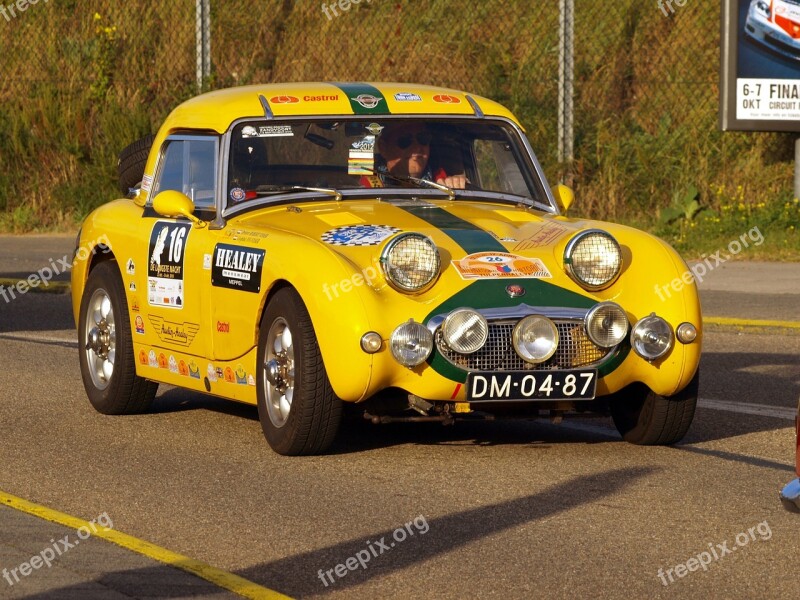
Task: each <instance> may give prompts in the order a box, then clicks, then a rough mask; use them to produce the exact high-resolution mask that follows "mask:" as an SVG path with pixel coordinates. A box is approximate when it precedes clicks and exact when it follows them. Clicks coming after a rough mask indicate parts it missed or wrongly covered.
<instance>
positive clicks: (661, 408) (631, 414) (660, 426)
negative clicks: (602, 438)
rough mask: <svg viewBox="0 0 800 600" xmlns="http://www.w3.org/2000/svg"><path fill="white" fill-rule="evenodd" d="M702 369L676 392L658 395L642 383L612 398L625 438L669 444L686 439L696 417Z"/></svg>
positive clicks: (632, 441) (631, 441)
mask: <svg viewBox="0 0 800 600" xmlns="http://www.w3.org/2000/svg"><path fill="white" fill-rule="evenodd" d="M699 385H700V371H699V370H698V371H697V373H695V376H694V377H693V378H692V381H691V382H690V383H689V385H687V386H686V387H685V388H684V389H683V390H681V391H680V392H678V393H677V394H675V395H674V396H659V395H658V394H656V393H655V392H653V391H652V390H650V389H648V388H647V387H645V386H643V385H638V384H637V385H634V386H631V387H629V388H626V389H625V390H623V391H622V392H621V393H620V394H619V395H618V396H616V397H615V398H614V399H613V400H612V401H611V405H610V408H611V416H612V418H613V419H614V425H616V427H617V431H619V433H620V434H621V435H622V439H624V440H625V441H626V442H630V443H632V444H638V445H643V446H667V445H670V444H675V443H677V442H679V441H681V440H682V439H683V436H684V435H686V432H687V431H689V426H690V425H691V424H692V419H693V418H694V411H695V409H696V408H697V393H698V388H699Z"/></svg>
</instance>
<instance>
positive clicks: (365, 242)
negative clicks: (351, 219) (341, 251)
mask: <svg viewBox="0 0 800 600" xmlns="http://www.w3.org/2000/svg"><path fill="white" fill-rule="evenodd" d="M398 231H401V230H400V229H399V228H398V227H390V226H388V225H347V226H346V227H337V228H336V229H331V230H330V231H326V232H325V233H323V234H322V241H323V242H326V243H328V244H330V245H331V246H377V245H378V244H380V243H381V242H382V241H383V240H385V239H386V238H389V237H391V236H393V235H394V234H395V233H397V232H398Z"/></svg>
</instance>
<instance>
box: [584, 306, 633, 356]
mask: <svg viewBox="0 0 800 600" xmlns="http://www.w3.org/2000/svg"><path fill="white" fill-rule="evenodd" d="M586 333H588V334H589V338H590V339H591V340H592V341H593V342H594V343H595V344H597V345H598V346H600V347H601V348H613V347H614V346H616V345H617V344H619V343H620V342H621V341H622V340H624V339H625V335H626V334H627V333H628V317H627V315H626V314H625V311H624V310H622V307H621V306H620V305H619V304H616V303H614V302H601V303H600V304H596V305H595V306H594V307H593V308H592V309H591V310H590V311H589V312H588V313H587V314H586Z"/></svg>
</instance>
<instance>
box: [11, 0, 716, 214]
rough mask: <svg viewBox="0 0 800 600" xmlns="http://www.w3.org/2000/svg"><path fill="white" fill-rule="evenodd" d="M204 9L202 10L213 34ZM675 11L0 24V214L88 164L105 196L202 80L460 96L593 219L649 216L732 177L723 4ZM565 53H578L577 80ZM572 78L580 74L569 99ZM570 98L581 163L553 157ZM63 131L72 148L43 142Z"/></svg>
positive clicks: (168, 16) (27, 16)
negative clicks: (375, 86)
mask: <svg viewBox="0 0 800 600" xmlns="http://www.w3.org/2000/svg"><path fill="white" fill-rule="evenodd" d="M198 4H199V5H202V7H203V8H204V10H205V11H206V13H207V14H208V17H207V21H206V22H207V23H208V25H209V27H208V31H207V32H206V33H205V34H202V32H201V29H202V24H203V21H204V19H206V16H205V15H204V16H202V17H201V16H200V15H199V13H198V11H197V6H198ZM668 4H670V5H671V6H673V7H674V8H672V9H670V10H666V5H664V8H659V6H660V5H659V4H657V3H656V2H655V1H653V2H646V3H642V2H637V1H635V0H619V1H617V2H613V3H610V2H603V3H599V2H595V1H593V0H560V1H559V2H535V3H532V2H503V1H501V0H430V1H428V2H425V3H422V2H419V1H418V0H414V1H391V0H360V1H356V0H324V2H320V1H319V0H298V1H296V2H294V1H291V0H267V1H253V0H226V1H225V2H222V1H221V0H173V1H171V2H164V3H139V2H118V1H117V2H114V1H112V0H87V1H81V2H78V1H77V0H50V1H49V2H48V1H47V0H42V1H40V2H38V3H37V4H28V5H26V10H25V11H16V13H15V14H14V15H11V14H0V29H1V30H2V35H0V56H2V57H3V58H2V60H0V123H2V129H1V130H0V145H1V146H0V148H2V152H0V173H2V174H0V184H1V185H0V208H7V207H9V206H11V207H13V205H14V202H15V201H16V200H15V199H17V198H26V197H28V198H33V199H34V200H35V201H38V202H39V203H40V204H43V203H46V202H49V201H50V199H49V198H50V196H52V194H53V193H54V191H53V190H54V189H56V188H58V189H61V188H62V187H63V184H65V183H68V182H69V181H70V180H71V179H73V180H74V179H75V178H82V177H86V176H87V175H91V174H90V173H88V171H87V168H88V167H93V168H96V172H95V173H94V175H95V176H96V177H100V176H102V180H101V181H100V182H99V184H100V185H99V187H100V189H101V190H104V191H103V194H106V192H107V190H109V189H113V188H112V184H113V182H112V181H110V180H111V179H112V178H113V165H114V163H115V161H114V156H115V153H116V152H117V151H118V150H119V149H120V148H121V147H123V146H124V145H125V144H127V143H128V142H130V141H132V139H133V137H134V136H137V135H139V136H140V135H144V134H145V133H148V132H149V131H151V130H153V129H154V128H155V127H156V126H157V125H158V123H159V122H160V121H161V120H162V119H163V117H164V116H165V114H166V113H167V112H168V111H169V110H170V109H171V108H172V107H174V106H175V105H176V104H177V103H178V102H179V101H181V100H183V99H186V98H188V97H190V96H192V95H194V94H196V93H197V85H198V77H199V81H200V82H201V83H202V87H203V88H204V89H206V90H209V89H216V88H221V87H228V86H235V85H245V84H250V83H256V82H274V81H315V80H331V81H345V80H350V81H402V82H417V83H427V84H435V85H444V86H451V87H455V88H459V89H465V90H468V91H471V92H473V93H477V94H482V95H485V96H489V97H491V98H493V99H496V100H498V101H500V102H501V103H503V104H505V105H507V106H508V107H509V108H510V109H511V110H512V111H513V112H515V113H516V114H517V116H518V117H519V118H520V119H521V121H522V122H523V124H524V126H525V127H526V129H527V132H528V134H529V137H530V138H531V141H532V143H533V146H534V148H535V149H536V150H537V153H538V155H539V158H540V160H541V161H542V162H543V164H544V166H545V169H546V171H547V173H548V175H549V177H550V178H551V180H553V181H552V182H553V183H554V182H555V181H556V180H564V179H568V180H569V181H570V182H571V183H573V184H574V185H575V187H576V188H577V190H578V193H579V194H578V195H579V198H580V199H581V201H582V202H583V206H582V208H583V210H585V211H586V212H593V213H594V214H596V215H598V216H608V217H613V216H616V215H617V213H618V212H620V211H621V210H622V209H623V208H624V209H630V208H631V203H632V202H633V204H634V208H638V209H646V206H645V203H646V202H649V203H652V199H651V198H649V197H648V198H645V197H647V196H652V197H655V198H656V199H657V200H658V201H659V202H661V203H662V204H663V203H668V201H669V195H670V194H671V193H672V190H674V189H676V187H681V186H685V185H689V184H691V183H696V182H698V181H702V180H706V181H712V180H714V181H719V180H720V179H724V178H725V173H724V170H725V160H726V159H725V156H726V155H725V153H724V152H720V151H719V148H718V147H719V145H720V134H719V132H718V131H717V125H716V123H717V95H718V89H717V86H718V83H717V82H718V75H717V73H718V64H719V50H718V48H719V41H718V38H719V33H718V30H719V26H718V22H719V6H718V3H710V2H690V3H687V4H685V5H684V6H682V7H679V6H678V5H677V4H675V3H668ZM565 18H567V19H568V21H569V22H570V26H571V30H570V32H571V34H572V37H571V39H568V40H566V42H567V46H565V39H564V31H565V29H564V19H565ZM201 34H202V35H201ZM565 47H569V48H571V49H572V52H573V54H574V57H573V61H572V63H571V65H570V67H571V69H569V70H564V68H563V64H564V63H563V60H564V51H565ZM198 48H200V49H202V48H205V49H206V52H205V53H202V54H203V56H202V57H199V55H198ZM560 65H561V67H562V70H561V73H562V77H561V85H560V83H559V68H560ZM564 74H566V76H567V77H569V75H570V74H571V75H572V77H571V78H570V80H569V82H568V83H569V86H567V87H566V88H565V87H564ZM565 89H567V90H569V89H572V94H571V95H570V98H569V99H570V100H571V101H572V107H573V108H572V110H571V111H570V115H569V116H570V118H571V121H572V129H571V132H570V134H569V137H570V138H571V140H573V141H574V155H573V153H570V152H567V154H566V157H567V158H569V157H570V156H573V159H572V160H568V161H564V160H562V161H559V158H560V157H559V130H561V131H562V134H563V132H564V129H560V128H559V123H560V121H559V108H560V107H561V110H562V119H563V117H564V115H563V111H564V107H565V105H566V104H565V97H564V94H565V92H564V90H565ZM560 90H561V95H560V94H559V91H560ZM53 134H56V135H57V134H61V135H62V136H63V139H60V141H59V143H58V144H54V143H53V139H52V137H46V138H45V140H43V139H40V138H42V136H52V135H53ZM48 140H49V145H48V144H47V143H45V142H46V141H48ZM561 148H562V150H563V148H564V144H563V140H562V145H561ZM9 152H10V154H9ZM37 152H44V153H45V154H46V155H49V156H51V157H52V159H53V160H54V163H55V164H56V165H58V166H59V168H57V169H54V172H53V173H52V174H51V176H50V178H49V179H46V180H45V181H43V182H41V183H43V184H44V185H33V184H32V183H31V181H30V175H29V173H30V168H31V165H32V163H33V162H35V161H39V160H40V159H41V156H40V155H37ZM562 154H563V152H562ZM561 158H564V157H563V156H562V157H561ZM100 161H106V162H108V163H110V165H111V167H112V169H108V168H107V167H105V166H103V164H101V162H100ZM97 183H98V182H95V185H97ZM104 186H106V187H104ZM665 190H667V191H665ZM59 193H60V192H56V198H55V199H56V200H57V203H59V202H60V206H61V205H63V206H62V208H63V209H64V210H68V209H69V205H70V203H72V204H74V203H75V202H79V203H80V202H81V201H82V202H84V203H86V204H87V205H92V204H96V203H98V202H100V201H102V194H101V193H100V192H97V193H90V194H88V197H87V194H85V193H84V194H83V195H82V196H80V198H81V199H82V200H76V198H75V197H74V196H73V197H68V196H65V197H59V196H58V194H59ZM632 196H633V198H632ZM105 197H106V198H107V197H108V196H107V194H106V195H105ZM637 202H639V203H640V205H638V206H636V203H637ZM87 207H88V206H79V207H78V209H77V210H78V212H80V211H81V210H85V209H86V208H87Z"/></svg>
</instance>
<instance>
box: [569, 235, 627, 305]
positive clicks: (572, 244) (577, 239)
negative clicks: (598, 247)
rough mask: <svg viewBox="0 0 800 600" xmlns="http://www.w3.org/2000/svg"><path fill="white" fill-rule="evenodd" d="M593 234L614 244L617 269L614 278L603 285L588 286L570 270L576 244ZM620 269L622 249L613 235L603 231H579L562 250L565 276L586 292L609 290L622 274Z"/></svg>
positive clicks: (621, 265)
mask: <svg viewBox="0 0 800 600" xmlns="http://www.w3.org/2000/svg"><path fill="white" fill-rule="evenodd" d="M595 233H599V234H601V235H604V236H606V237H607V238H608V239H610V240H611V241H612V242H614V244H616V246H617V249H618V250H619V268H618V269H617V273H616V275H614V277H612V278H611V279H609V280H608V281H607V282H606V283H604V284H603V285H589V284H588V283H586V282H585V281H582V280H581V278H580V277H578V276H577V275H575V272H574V271H573V270H572V253H573V252H574V251H575V246H576V245H577V244H578V242H580V241H581V240H582V239H583V238H585V237H586V236H587V235H592V234H595ZM622 267H623V264H622V247H621V246H620V245H619V242H618V241H617V238H615V237H614V236H613V235H611V234H610V233H609V232H607V231H606V230H604V229H597V228H593V229H585V230H583V231H579V232H578V233H576V234H575V235H573V236H572V239H570V240H569V241H568V242H567V246H566V247H565V248H564V270H565V271H566V272H567V275H569V277H570V279H572V281H574V282H575V283H577V284H578V285H579V286H581V287H582V288H583V289H585V290H588V291H590V292H598V291H600V290H604V289H606V288H609V287H611V286H612V285H614V283H615V282H616V281H617V279H619V276H620V275H621V274H622Z"/></svg>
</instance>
